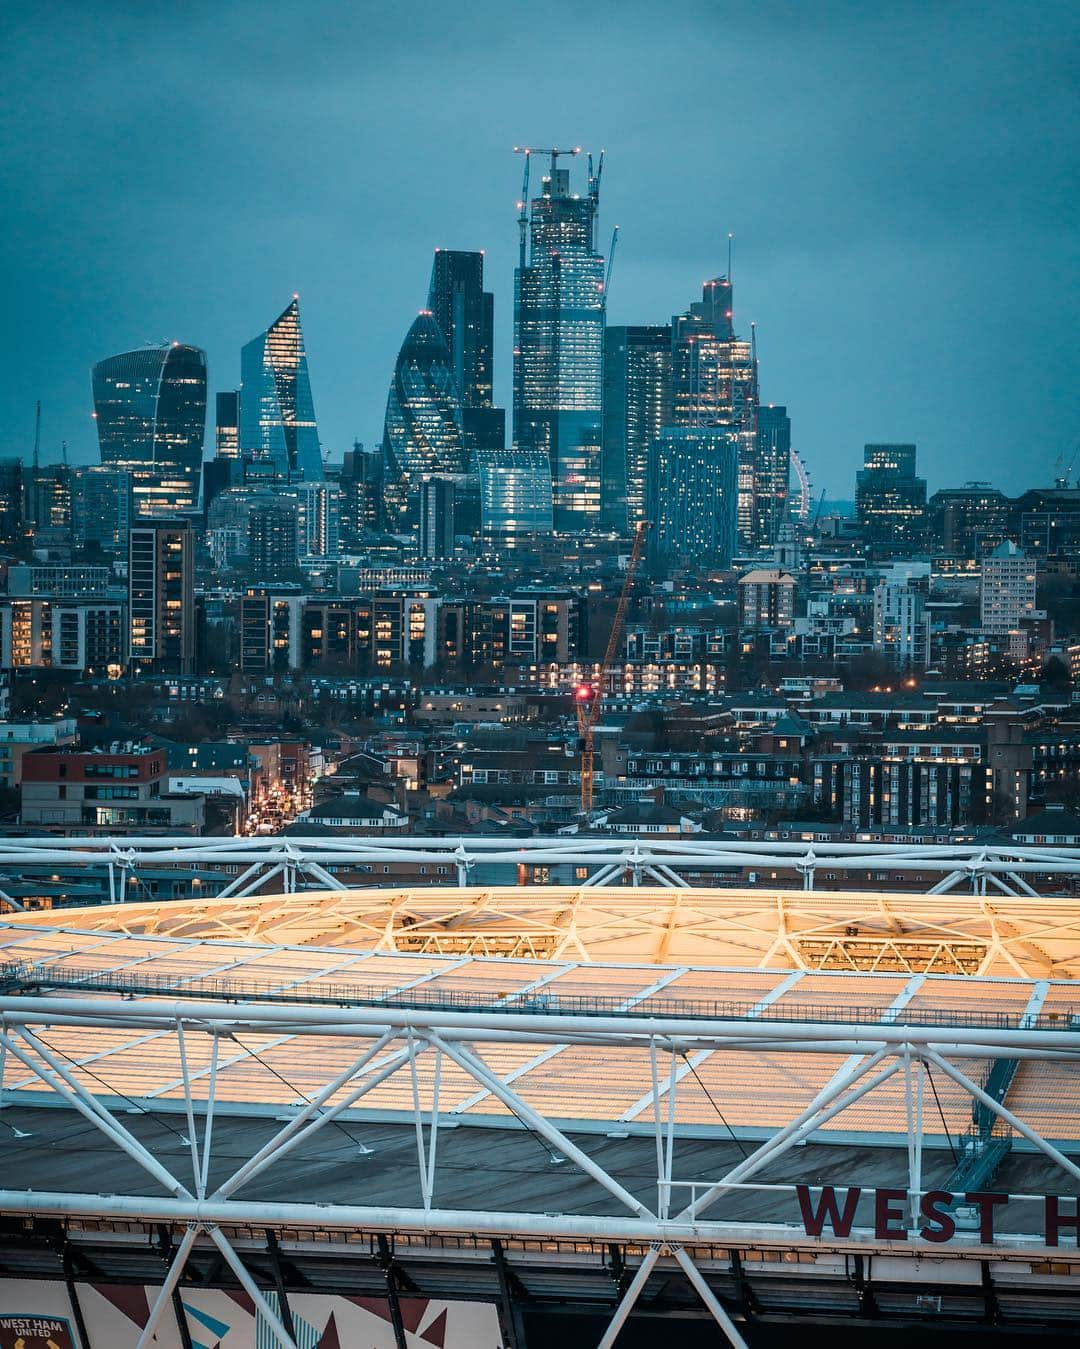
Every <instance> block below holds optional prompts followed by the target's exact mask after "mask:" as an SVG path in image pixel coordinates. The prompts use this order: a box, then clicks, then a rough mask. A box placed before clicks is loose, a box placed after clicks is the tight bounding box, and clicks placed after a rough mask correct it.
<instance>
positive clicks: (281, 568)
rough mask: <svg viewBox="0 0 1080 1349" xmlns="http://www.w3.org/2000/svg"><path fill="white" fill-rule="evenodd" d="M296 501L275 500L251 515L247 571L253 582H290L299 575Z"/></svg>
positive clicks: (286, 499)
mask: <svg viewBox="0 0 1080 1349" xmlns="http://www.w3.org/2000/svg"><path fill="white" fill-rule="evenodd" d="M298 533H299V529H298V523H297V509H296V501H295V500H293V499H289V498H287V497H281V498H278V497H274V498H272V499H271V501H269V502H265V503H260V504H259V505H257V506H253V507H252V509H251V512H250V514H249V515H248V570H249V572H250V574H251V578H252V580H253V581H288V580H290V579H291V578H292V577H294V576H295V575H296V574H297V559H298V557H299V539H298Z"/></svg>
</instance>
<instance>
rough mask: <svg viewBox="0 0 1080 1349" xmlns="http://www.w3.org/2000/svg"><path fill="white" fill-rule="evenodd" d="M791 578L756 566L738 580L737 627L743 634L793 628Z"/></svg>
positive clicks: (793, 586)
mask: <svg viewBox="0 0 1080 1349" xmlns="http://www.w3.org/2000/svg"><path fill="white" fill-rule="evenodd" d="M797 590H798V583H797V581H796V580H795V577H794V576H792V575H790V574H789V573H788V572H785V571H781V570H779V568H777V567H758V568H755V569H754V570H753V571H749V572H747V573H746V575H745V576H741V577H740V578H739V627H740V629H743V630H744V631H747V632H757V631H771V630H773V629H777V628H792V627H794V625H795V595H796V592H797Z"/></svg>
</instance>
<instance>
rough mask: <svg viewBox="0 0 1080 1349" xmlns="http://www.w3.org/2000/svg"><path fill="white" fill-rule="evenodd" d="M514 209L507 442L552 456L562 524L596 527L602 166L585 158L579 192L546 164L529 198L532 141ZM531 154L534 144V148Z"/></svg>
mask: <svg viewBox="0 0 1080 1349" xmlns="http://www.w3.org/2000/svg"><path fill="white" fill-rule="evenodd" d="M523 153H524V154H525V163H526V174H525V185H524V188H523V191H522V200H521V205H520V211H521V214H520V216H519V227H520V229H521V240H520V250H521V256H520V259H519V265H518V267H517V270H516V271H515V273H514V445H515V447H516V448H517V449H520V450H540V451H542V452H543V453H545V454H546V455H547V456H548V460H549V462H550V464H551V477H552V489H553V498H554V523H555V529H556V531H558V532H560V533H566V532H572V531H576V530H583V529H592V528H595V527H596V526H597V524H598V522H599V515H600V431H601V428H600V418H601V399H602V385H603V351H604V259H603V257H602V256H601V254H600V253H598V252H597V251H596V248H595V244H594V235H595V230H596V216H597V211H598V209H599V203H600V169H601V167H602V164H603V160H602V158H601V161H600V165H599V166H598V168H597V171H596V173H595V174H594V173H593V172H592V160H591V157H590V161H589V175H588V184H587V191H586V193H585V195H584V196H579V195H578V194H576V193H573V192H571V190H570V171H569V169H564V168H559V166H558V160H559V156H560V154H562V153H568V154H571V155H574V154H577V153H578V152H577V151H576V150H574V151H569V152H561V151H544V152H543V153H546V154H548V155H550V159H551V167H550V171H549V172H548V174H546V175H545V177H544V178H543V181H542V184H541V191H540V195H539V196H538V197H536V198H534V199H533V200H532V201H530V200H529V198H528V168H529V160H530V156H531V154H532V153H534V152H533V151H531V150H524V151H523ZM535 153H541V152H540V151H535Z"/></svg>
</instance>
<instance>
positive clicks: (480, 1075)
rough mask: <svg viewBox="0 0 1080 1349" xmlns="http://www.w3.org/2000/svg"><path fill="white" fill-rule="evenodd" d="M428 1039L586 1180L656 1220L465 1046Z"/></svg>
mask: <svg viewBox="0 0 1080 1349" xmlns="http://www.w3.org/2000/svg"><path fill="white" fill-rule="evenodd" d="M427 1039H428V1040H429V1042H430V1043H431V1044H432V1045H434V1046H435V1047H436V1048H438V1049H441V1050H442V1051H443V1053H444V1054H446V1055H447V1057H448V1058H450V1059H452V1060H453V1061H454V1062H455V1063H456V1064H457V1065H458V1067H459V1068H462V1069H464V1071H465V1072H467V1073H468V1074H469V1076H470V1077H472V1078H474V1079H475V1080H476V1081H477V1082H478V1083H479V1084H480V1085H481V1086H484V1087H487V1088H488V1090H489V1091H490V1092H491V1094H492V1095H493V1096H497V1097H498V1098H499V1100H500V1101H502V1103H503V1105H505V1106H506V1107H507V1109H509V1110H510V1111H512V1112H513V1113H514V1114H515V1115H516V1116H517V1117H518V1119H520V1120H521V1122H522V1123H523V1124H526V1125H527V1126H528V1127H529V1128H530V1129H533V1130H534V1131H535V1132H536V1133H538V1134H539V1135H540V1137H541V1138H543V1139H546V1140H547V1142H548V1143H550V1144H551V1146H552V1147H553V1148H555V1149H556V1151H558V1152H561V1153H562V1154H563V1156H564V1157H567V1158H569V1160H570V1161H572V1162H573V1163H574V1164H575V1165H576V1166H578V1167H579V1168H580V1169H581V1170H582V1171H584V1172H585V1174H586V1175H587V1176H590V1177H591V1178H592V1179H593V1180H595V1181H596V1182H597V1184H598V1185H602V1186H603V1187H604V1189H605V1190H607V1191H608V1193H609V1194H612V1195H614V1196H615V1198H616V1199H618V1200H619V1202H620V1203H623V1204H625V1205H626V1207H627V1208H628V1209H629V1210H630V1211H631V1213H636V1214H637V1215H638V1217H639V1218H652V1219H655V1218H656V1214H655V1213H653V1212H652V1210H651V1209H650V1208H649V1207H648V1205H646V1204H643V1203H642V1202H641V1201H640V1200H639V1199H635V1198H634V1196H633V1195H632V1194H631V1193H630V1192H629V1190H626V1189H624V1188H623V1186H622V1185H620V1184H619V1182H618V1181H617V1180H615V1179H614V1178H613V1177H612V1176H609V1175H608V1173H607V1172H606V1171H605V1170H604V1168H603V1167H602V1166H600V1165H599V1164H598V1163H597V1162H594V1161H593V1159H592V1158H591V1157H590V1156H589V1155H588V1154H587V1153H585V1152H582V1150H581V1149H580V1148H579V1147H578V1146H577V1144H576V1143H573V1142H571V1141H570V1139H569V1138H567V1137H566V1135H565V1134H564V1133H563V1132H562V1130H561V1129H557V1128H556V1127H555V1125H554V1124H552V1123H551V1122H550V1120H547V1119H545V1118H544V1116H543V1115H540V1114H538V1113H537V1112H536V1111H535V1110H534V1109H533V1108H532V1106H530V1105H528V1104H527V1103H526V1102H525V1101H523V1100H522V1098H521V1097H520V1096H518V1094H517V1093H516V1092H514V1091H511V1089H510V1088H509V1087H508V1086H506V1084H505V1083H504V1082H503V1081H502V1080H501V1079H500V1078H499V1077H497V1076H496V1075H495V1074H494V1073H493V1072H492V1071H491V1069H490V1068H489V1067H488V1066H487V1064H486V1063H484V1062H483V1061H482V1060H481V1059H479V1058H477V1057H476V1055H475V1054H473V1053H471V1052H470V1051H469V1050H467V1049H466V1048H465V1046H464V1045H462V1044H458V1043H456V1042H455V1041H453V1040H443V1039H441V1038H440V1037H439V1035H438V1034H437V1033H436V1032H435V1031H430V1030H429V1031H428V1032H427Z"/></svg>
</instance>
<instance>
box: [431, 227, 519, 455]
mask: <svg viewBox="0 0 1080 1349" xmlns="http://www.w3.org/2000/svg"><path fill="white" fill-rule="evenodd" d="M427 307H428V309H430V310H431V313H432V316H433V317H434V319H435V322H436V323H437V324H438V325H439V328H440V329H441V330H442V335H443V337H444V338H445V339H446V346H447V350H448V351H449V353H450V368H451V369H452V371H453V373H454V380H455V382H456V384H457V387H458V392H459V393H460V395H461V422H462V430H463V431H464V434H465V447H466V449H467V450H468V451H469V454H470V458H471V457H472V456H475V454H476V452H477V451H478V450H501V449H502V448H503V446H504V445H505V443H506V412H505V411H504V409H503V408H497V407H494V406H492V379H493V371H494V359H495V297H494V296H493V295H492V294H491V292H490V291H486V290H485V289H484V255H483V253H462V252H458V251H457V250H455V249H451V248H437V249H436V250H435V261H434V262H433V263H432V266H431V285H430V287H429V289H428V304H427Z"/></svg>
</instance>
